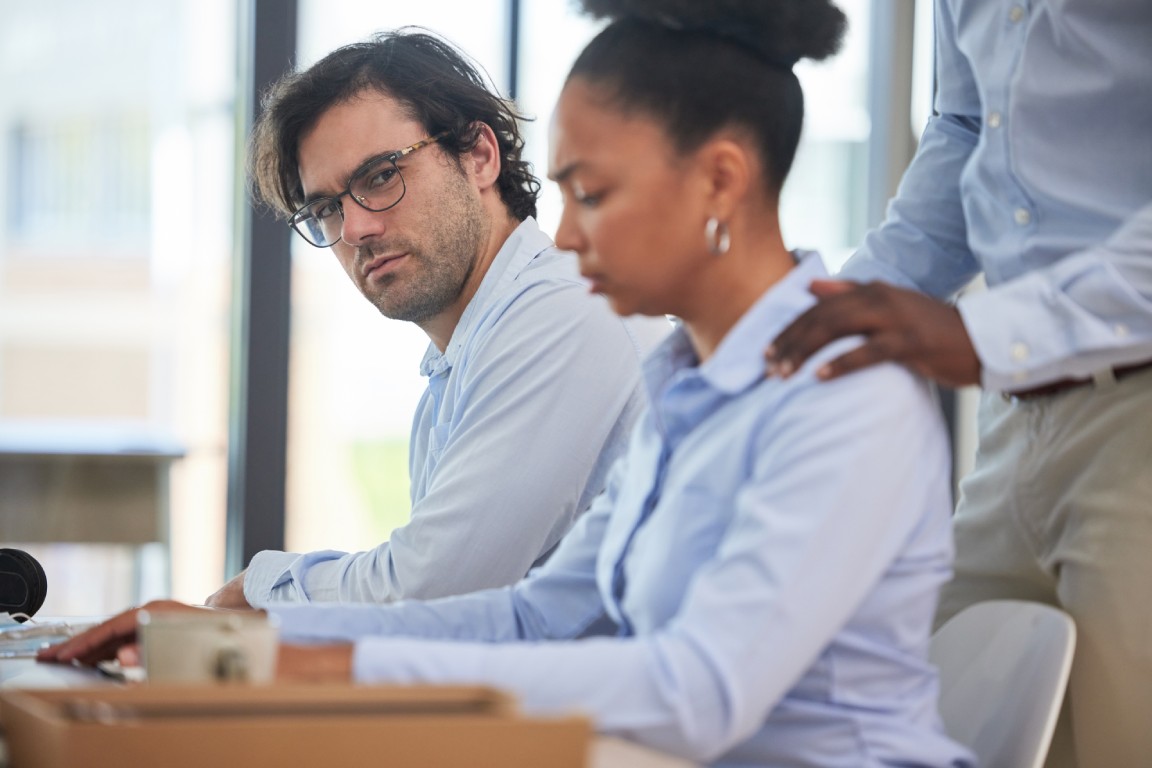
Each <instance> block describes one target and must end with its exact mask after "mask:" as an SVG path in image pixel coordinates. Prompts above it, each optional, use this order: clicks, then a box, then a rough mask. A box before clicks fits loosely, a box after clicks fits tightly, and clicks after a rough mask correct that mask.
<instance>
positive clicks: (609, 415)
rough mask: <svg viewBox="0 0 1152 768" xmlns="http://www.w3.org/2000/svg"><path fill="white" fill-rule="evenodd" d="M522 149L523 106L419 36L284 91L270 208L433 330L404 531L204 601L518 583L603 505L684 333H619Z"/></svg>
mask: <svg viewBox="0 0 1152 768" xmlns="http://www.w3.org/2000/svg"><path fill="white" fill-rule="evenodd" d="M522 148H523V141H522V139H521V137H520V132H519V126H518V123H517V115H516V114H515V112H514V111H513V110H512V108H511V105H510V104H509V103H508V102H506V101H504V100H503V99H501V98H500V97H499V96H498V95H496V94H495V93H493V92H492V91H490V90H488V88H486V87H485V83H484V80H483V78H482V77H481V76H480V74H479V72H478V71H477V69H476V68H475V66H474V65H473V64H471V63H470V62H469V61H468V60H467V59H466V58H465V57H464V55H463V54H461V53H460V52H459V51H457V50H456V49H454V48H453V47H452V46H450V45H448V44H447V43H445V42H444V41H443V40H440V39H439V38H436V37H434V36H432V35H429V34H425V33H422V32H418V31H413V30H400V31H398V32H389V33H384V34H380V35H378V36H376V37H374V38H372V39H371V40H369V41H367V42H364V43H359V44H354V45H349V46H345V47H343V48H340V49H339V50H336V51H334V52H333V53H331V54H329V55H328V56H326V57H325V58H323V59H321V60H320V61H319V62H317V63H316V64H315V65H313V66H312V67H310V68H309V69H307V70H306V71H303V72H297V73H292V74H288V75H286V76H285V77H284V78H282V79H281V80H280V81H279V82H278V83H277V84H276V85H274V86H273V87H272V89H271V90H270V92H269V94H268V95H267V97H266V99H265V103H264V110H263V113H262V115H261V117H260V119H259V120H258V122H257V124H256V126H255V128H254V132H253V137H252V140H251V146H250V160H249V163H250V167H251V171H252V175H253V179H254V182H255V187H256V192H257V193H258V195H259V196H260V197H261V198H263V199H264V200H265V201H267V202H268V203H269V204H271V205H272V206H273V207H274V208H275V209H276V210H277V211H278V212H279V213H280V214H282V215H283V216H285V217H286V218H287V219H288V221H289V222H290V223H291V225H292V226H293V227H294V228H295V230H296V232H298V233H299V234H300V236H301V237H303V238H304V239H305V240H307V241H308V242H309V243H310V244H311V245H313V246H316V247H319V248H328V249H330V250H331V252H332V254H333V255H334V256H335V257H336V258H337V259H338V260H339V262H340V264H341V266H342V267H343V268H344V270H345V271H346V272H347V273H348V276H349V277H350V278H351V279H352V282H353V283H354V284H355V285H356V287H357V288H358V289H359V290H360V292H361V293H362V294H363V295H364V297H365V298H367V299H368V300H369V301H370V302H372V304H373V305H374V306H375V307H376V308H377V309H379V310H380V312H381V314H383V315H384V316H386V317H389V318H392V319H395V320H405V321H408V322H411V323H415V324H416V325H418V326H419V327H420V328H421V329H422V330H424V332H425V333H427V334H428V338H429V340H430V341H431V344H430V345H429V347H428V351H427V353H426V354H425V355H424V359H423V361H422V362H421V363H420V372H421V373H422V374H423V375H424V376H427V377H428V389H427V390H426V391H425V393H424V396H423V398H422V399H421V401H420V405H419V407H418V409H417V411H416V415H415V418H414V419H413V425H412V435H411V442H410V449H409V450H410V455H409V470H410V476H411V487H412V491H411V494H412V512H411V519H410V521H409V522H408V523H407V524H406V525H404V526H403V527H401V528H399V529H397V530H396V531H394V532H393V534H392V536H391V539H390V540H389V541H386V542H384V543H382V544H380V545H379V546H377V547H375V548H374V549H371V550H368V551H365V552H358V553H354V554H349V553H344V552H333V551H320V552H312V553H309V554H304V555H298V554H295V553H291V552H271V551H269V552H261V553H259V554H257V555H256V556H255V557H254V558H253V559H252V562H251V563H250V564H249V566H248V569H247V570H246V571H244V572H242V573H241V574H240V575H239V576H237V577H236V578H234V579H232V580H231V581H230V582H229V583H228V584H226V585H225V586H224V587H223V588H222V589H221V590H219V591H218V592H217V593H216V594H214V595H212V596H211V597H210V598H209V599H208V604H209V605H211V606H213V607H222V608H237V607H245V606H248V605H263V604H265V603H269V602H276V601H310V600H320V601H362V602H389V601H392V600H399V599H402V598H411V597H417V598H430V597H440V596H443V595H451V594H459V593H461V592H470V591H473V590H476V589H482V588H484V587H494V586H501V585H504V584H510V583H512V582H514V581H516V580H517V579H519V578H520V577H521V576H523V575H524V574H525V573H527V572H528V569H529V568H530V567H531V566H532V564H533V563H534V562H536V561H537V560H539V559H540V558H542V557H544V556H545V555H546V554H547V553H548V552H549V551H550V550H551V549H552V548H553V547H554V546H555V545H556V543H557V542H558V541H559V540H560V537H561V536H563V534H564V533H565V532H566V531H567V530H568V528H569V527H570V526H571V525H572V523H573V521H574V520H575V518H576V516H577V514H578V513H580V512H581V511H583V510H584V509H586V508H587V506H588V504H589V503H591V500H592V498H593V497H594V496H595V495H596V494H597V493H599V492H600V490H601V489H603V487H604V482H605V476H606V472H607V469H608V467H609V466H610V465H611V463H612V461H613V460H614V459H615V458H616V457H617V456H618V455H619V454H620V453H621V452H622V450H623V447H624V441H625V439H626V437H627V434H628V430H629V429H630V428H631V425H632V423H633V421H634V419H635V416H636V414H637V413H638V411H639V409H640V408H641V407H642V405H643V393H642V391H641V389H640V386H639V381H640V359H641V357H642V355H643V354H644V353H645V352H646V351H647V350H648V349H650V348H651V347H652V346H654V345H655V343H656V342H657V341H658V340H659V339H661V338H663V336H664V335H666V334H667V332H668V330H669V327H668V324H667V322H665V321H662V320H654V319H644V320H630V321H627V322H622V321H621V320H620V319H619V318H617V317H616V316H615V315H613V313H612V312H611V310H610V309H609V308H608V306H607V305H606V303H605V302H604V301H603V300H602V299H601V298H599V297H593V296H589V295H588V289H587V286H586V284H585V283H583V281H581V280H580V277H579V274H578V273H577V268H576V263H575V258H574V257H573V256H572V255H571V254H566V253H562V252H560V251H558V250H557V249H556V248H555V247H553V245H552V241H551V240H550V239H549V238H548V237H547V236H546V235H545V234H544V233H542V232H541V231H540V229H539V227H537V225H536V222H535V220H534V218H533V217H534V216H535V214H536V195H537V192H538V191H539V188H540V185H539V182H538V181H537V180H536V179H535V178H534V177H533V176H532V173H531V170H530V168H529V166H528V163H527V162H526V161H524V160H523V159H521V150H522ZM383 353H384V354H387V352H386V351H385V352H383ZM373 354H376V353H373ZM348 386H349V396H350V397H355V398H357V399H358V400H360V401H362V402H363V407H364V408H379V407H387V404H386V403H378V402H376V400H377V398H375V397H374V396H373V394H372V393H371V392H368V391H364V390H363V389H362V388H357V386H356V383H355V382H349V383H348Z"/></svg>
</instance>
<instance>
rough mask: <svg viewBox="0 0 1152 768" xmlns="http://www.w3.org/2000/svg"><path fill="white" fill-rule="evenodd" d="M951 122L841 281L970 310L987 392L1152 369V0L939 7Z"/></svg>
mask: <svg viewBox="0 0 1152 768" xmlns="http://www.w3.org/2000/svg"><path fill="white" fill-rule="evenodd" d="M936 35H937V48H938V50H937V77H938V81H939V86H938V91H937V94H936V111H937V112H938V113H939V114H938V116H937V117H934V118H932V119H931V120H930V121H929V124H928V127H927V129H926V131H925V133H924V136H923V139H922V140H921V144H920V149H919V151H918V152H917V154H916V157H915V159H914V160H913V162H912V165H911V167H910V168H909V170H908V171H907V173H906V174H905V176H904V179H903V181H902V183H901V185H900V190H899V192H898V195H897V197H896V198H895V199H894V200H893V202H892V204H891V206H890V208H889V211H888V218H887V221H886V223H885V224H884V225H883V226H882V227H880V228H879V229H878V230H876V231H874V232H873V233H871V234H870V235H869V236H868V237H867V239H866V240H865V243H864V247H863V248H862V249H861V250H860V252H859V253H857V254H856V255H855V256H854V257H853V258H852V259H851V260H850V261H849V262H848V264H847V265H845V268H844V270H843V271H842V273H841V274H842V275H843V276H845V277H849V278H852V279H856V280H871V279H879V280H885V281H888V282H892V283H896V284H898V285H903V286H906V287H913V288H917V289H919V290H922V291H925V292H927V293H930V294H932V295H934V296H937V297H941V298H943V297H947V296H950V295H951V294H953V293H954V292H956V291H957V290H959V289H960V288H962V287H963V286H964V285H965V284H966V283H967V282H968V281H969V280H970V279H971V278H972V277H973V276H974V275H976V274H977V273H979V272H983V273H984V275H985V278H986V280H987V283H988V286H989V290H988V291H985V292H975V293H971V294H967V295H965V296H964V297H962V298H961V299H960V301H959V303H958V307H959V309H960V312H961V315H962V316H963V318H964V323H965V326H966V327H967V329H968V333H969V335H970V336H971V338H972V341H973V343H974V345H975V347H976V352H977V354H978V355H979V357H980V361H981V363H982V364H983V367H984V372H983V384H984V386H985V387H986V388H988V389H993V390H996V389H1000V390H1020V389H1028V388H1031V387H1034V386H1037V385H1040V384H1044V383H1047V382H1050V381H1054V380H1057V379H1061V378H1066V377H1075V378H1087V377H1089V376H1091V375H1092V374H1093V373H1095V372H1097V371H1100V370H1102V369H1106V368H1109V367H1112V366H1117V365H1124V364H1131V363H1135V362H1138V361H1145V360H1150V359H1152V3H1150V2H1147V0H1059V2H1057V1H1056V0H938V2H937V4H936Z"/></svg>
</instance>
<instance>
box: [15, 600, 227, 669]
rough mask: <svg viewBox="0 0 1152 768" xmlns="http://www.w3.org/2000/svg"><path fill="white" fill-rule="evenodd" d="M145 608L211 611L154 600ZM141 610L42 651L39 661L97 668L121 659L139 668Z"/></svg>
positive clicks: (133, 610)
mask: <svg viewBox="0 0 1152 768" xmlns="http://www.w3.org/2000/svg"><path fill="white" fill-rule="evenodd" d="M142 608H146V609H148V610H151V611H205V610H208V609H207V608H199V607H195V606H191V605H185V604H184V603H179V602H176V601H175V600H153V601H152V602H150V603H148V604H146V605H144V606H142ZM140 610H141V608H129V609H128V610H126V611H124V612H123V613H119V614H117V615H115V616H113V617H112V618H110V619H108V620H107V621H105V622H103V623H101V624H98V625H96V626H95V627H92V628H91V629H88V630H86V631H84V632H81V633H80V634H78V635H76V636H75V637H73V638H71V639H69V640H65V641H64V642H63V643H60V644H58V645H53V646H50V647H48V648H42V649H41V650H40V651H38V652H37V653H36V660H37V661H47V662H57V663H61V664H72V663H78V664H86V665H94V664H96V663H97V662H100V661H108V660H110V659H119V660H120V661H121V663H122V664H125V665H126V666H132V665H135V664H138V663H139V655H138V653H137V652H136V647H135V646H136V615H137V614H138V613H139V612H140Z"/></svg>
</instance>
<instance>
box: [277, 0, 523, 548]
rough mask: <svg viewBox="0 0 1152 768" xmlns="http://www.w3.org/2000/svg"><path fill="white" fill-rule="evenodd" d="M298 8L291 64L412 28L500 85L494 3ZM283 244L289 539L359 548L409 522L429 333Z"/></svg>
mask: <svg viewBox="0 0 1152 768" xmlns="http://www.w3.org/2000/svg"><path fill="white" fill-rule="evenodd" d="M383 8H387V12H384V11H383V10H382V9H383ZM300 13H301V15H300V36H299V43H298V44H299V50H300V56H299V61H300V64H301V66H308V65H309V64H311V63H313V62H315V61H316V60H317V59H319V58H320V57H322V56H324V55H325V54H326V53H328V52H330V51H331V50H333V49H334V48H336V47H338V46H340V45H343V44H346V43H350V42H356V41H359V40H362V39H364V38H366V37H368V36H369V35H370V34H371V33H372V32H374V31H377V30H382V29H392V28H396V27H401V26H405V25H409V24H414V25H418V26H423V27H426V28H428V29H430V30H432V31H434V32H436V33H438V34H440V35H441V36H443V37H446V38H447V39H448V40H450V41H452V42H453V43H455V44H456V45H458V46H459V47H460V48H462V49H463V50H464V51H465V52H466V53H468V54H469V55H470V56H471V57H472V58H474V59H475V60H476V61H478V62H479V63H480V65H481V66H482V67H483V68H484V69H485V70H487V72H488V74H489V76H490V78H491V79H492V81H493V82H494V83H495V84H496V87H497V88H498V89H499V90H500V91H501V92H504V91H505V87H506V82H507V59H508V53H507V18H508V11H507V9H506V3H505V2H504V0H491V1H489V2H480V1H478V0H453V1H444V0H442V1H441V2H436V3H424V4H418V3H417V4H409V5H403V6H401V5H399V4H386V5H384V4H381V3H378V2H371V1H370V0H301V2H300ZM295 240H299V238H295ZM293 249H294V251H293V262H292V263H293V272H292V285H293V295H292V342H291V343H292V348H291V366H292V370H291V377H290V382H291V385H290V392H289V426H288V435H289V445H288V499H287V506H288V521H287V546H288V549H290V550H295V551H311V550H315V549H324V548H331V549H338V550H346V551H357V550H360V549H364V548H366V547H371V546H374V545H375V544H377V543H379V542H381V541H384V540H386V539H387V538H388V536H389V534H390V533H391V531H392V529H393V528H395V527H396V526H398V525H402V524H404V523H405V522H406V521H407V519H408V512H409V500H408V459H407V456H408V431H409V428H410V426H411V420H412V414H413V413H414V412H415V410H416V404H417V401H418V400H419V398H420V394H421V393H422V392H423V390H424V382H425V380H424V378H423V377H421V376H420V375H419V366H420V360H421V358H422V357H423V355H424V350H425V348H426V347H427V346H428V337H427V336H425V335H424V333H423V332H422V331H420V329H418V328H417V327H416V326H414V325H412V324H411V323H404V322H397V321H392V320H388V319H386V318H384V317H382V316H381V315H380V314H379V312H378V311H377V310H376V309H375V308H374V307H372V306H371V305H370V304H369V303H368V302H367V301H366V300H365V299H364V298H363V297H362V296H361V295H360V293H359V292H358V291H357V289H356V287H355V286H354V285H353V284H352V282H351V281H350V280H349V279H348V276H347V275H345V274H344V271H343V270H342V269H341V268H340V265H339V264H338V263H337V261H336V258H335V256H333V255H332V254H331V253H330V252H329V251H328V250H326V249H319V248H313V247H311V246H309V245H307V244H306V243H304V242H303V241H302V240H301V241H299V242H293Z"/></svg>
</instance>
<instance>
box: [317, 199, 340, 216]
mask: <svg viewBox="0 0 1152 768" xmlns="http://www.w3.org/2000/svg"><path fill="white" fill-rule="evenodd" d="M339 213H340V204H339V203H337V202H336V201H335V200H328V201H326V202H324V203H323V204H322V205H317V206H316V207H315V208H313V209H312V215H313V216H314V217H315V218H317V219H319V220H320V221H323V220H324V219H326V218H328V217H329V216H335V215H337V214H339Z"/></svg>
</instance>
